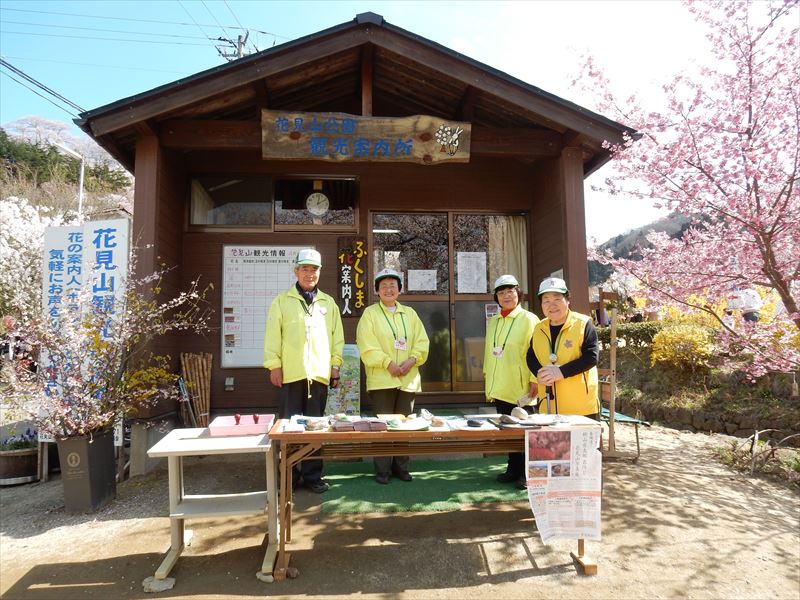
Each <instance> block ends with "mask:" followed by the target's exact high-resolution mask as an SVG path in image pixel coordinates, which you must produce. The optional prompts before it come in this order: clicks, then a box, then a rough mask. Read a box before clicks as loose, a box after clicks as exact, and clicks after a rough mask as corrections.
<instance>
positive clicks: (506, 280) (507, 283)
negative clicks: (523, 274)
mask: <svg viewBox="0 0 800 600" xmlns="http://www.w3.org/2000/svg"><path fill="white" fill-rule="evenodd" d="M518 285H519V281H517V278H516V277H514V276H513V275H500V277H498V278H497V279H496V280H495V282H494V291H495V292H496V291H497V290H498V288H501V287H516V286H518Z"/></svg>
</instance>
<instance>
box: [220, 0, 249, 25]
mask: <svg viewBox="0 0 800 600" xmlns="http://www.w3.org/2000/svg"><path fill="white" fill-rule="evenodd" d="M222 1H223V2H224V3H225V6H227V7H228V10H229V11H230V12H231V14H232V15H233V18H234V20H235V21H236V22H237V23H238V24H239V29H246V27H245V26H244V25H242V22H241V21H239V19H238V17H237V16H236V13H235V12H233V9H232V8H231V5H230V4H228V0H222Z"/></svg>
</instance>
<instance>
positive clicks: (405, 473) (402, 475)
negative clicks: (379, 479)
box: [392, 471, 413, 481]
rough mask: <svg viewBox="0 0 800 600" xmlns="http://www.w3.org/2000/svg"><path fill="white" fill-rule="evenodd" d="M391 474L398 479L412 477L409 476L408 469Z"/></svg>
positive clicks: (406, 479) (408, 479) (409, 479)
mask: <svg viewBox="0 0 800 600" xmlns="http://www.w3.org/2000/svg"><path fill="white" fill-rule="evenodd" d="M392 474H393V475H394V476H395V477H397V478H398V479H399V480H400V481H411V480H412V479H413V477H411V473H409V472H408V471H395V472H394V473H392Z"/></svg>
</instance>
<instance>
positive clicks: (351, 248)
mask: <svg viewBox="0 0 800 600" xmlns="http://www.w3.org/2000/svg"><path fill="white" fill-rule="evenodd" d="M337 248H338V252H337V253H336V262H337V263H338V265H339V277H338V281H337V287H338V300H339V311H340V312H341V314H342V316H343V317H358V316H361V313H362V312H364V307H365V306H366V304H367V288H366V277H367V275H366V272H367V242H366V240H365V239H364V238H361V237H341V238H339V240H338V244H337Z"/></svg>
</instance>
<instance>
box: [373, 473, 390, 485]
mask: <svg viewBox="0 0 800 600" xmlns="http://www.w3.org/2000/svg"><path fill="white" fill-rule="evenodd" d="M375 481H377V482H378V483H380V484H381V485H387V484H388V483H389V474H388V473H377V474H376V475H375Z"/></svg>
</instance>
